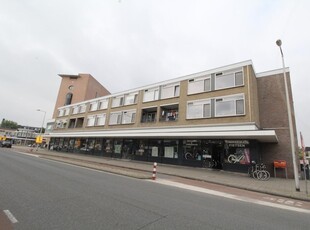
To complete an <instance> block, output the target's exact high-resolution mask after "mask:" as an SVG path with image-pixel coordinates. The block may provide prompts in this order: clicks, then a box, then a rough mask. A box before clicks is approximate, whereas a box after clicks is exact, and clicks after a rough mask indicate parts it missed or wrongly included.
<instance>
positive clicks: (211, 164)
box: [202, 158, 217, 168]
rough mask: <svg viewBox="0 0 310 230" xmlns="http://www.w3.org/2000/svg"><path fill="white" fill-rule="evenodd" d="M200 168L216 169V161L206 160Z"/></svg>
mask: <svg viewBox="0 0 310 230" xmlns="http://www.w3.org/2000/svg"><path fill="white" fill-rule="evenodd" d="M202 167H204V168H216V167H217V161H216V160H214V159H212V158H206V159H204V160H203V162H202Z"/></svg>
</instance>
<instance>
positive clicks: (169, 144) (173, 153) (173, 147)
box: [164, 140, 178, 158]
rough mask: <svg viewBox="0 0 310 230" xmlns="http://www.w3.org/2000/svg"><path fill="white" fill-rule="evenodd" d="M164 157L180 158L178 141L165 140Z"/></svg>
mask: <svg viewBox="0 0 310 230" xmlns="http://www.w3.org/2000/svg"><path fill="white" fill-rule="evenodd" d="M164 157H165V158H178V141H175V140H164Z"/></svg>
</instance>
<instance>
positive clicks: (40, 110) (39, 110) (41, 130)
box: [37, 109, 46, 150]
mask: <svg viewBox="0 0 310 230" xmlns="http://www.w3.org/2000/svg"><path fill="white" fill-rule="evenodd" d="M37 111H38V112H42V113H44V116H43V121H42V125H41V129H40V134H39V135H40V137H41V136H42V132H43V126H44V121H45V115H46V111H44V110H42V109H37ZM38 148H39V145H38V146H37V150H38Z"/></svg>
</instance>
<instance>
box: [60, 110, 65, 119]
mask: <svg viewBox="0 0 310 230" xmlns="http://www.w3.org/2000/svg"><path fill="white" fill-rule="evenodd" d="M64 113H65V110H64V109H60V110H58V117H62V116H63V115H64Z"/></svg>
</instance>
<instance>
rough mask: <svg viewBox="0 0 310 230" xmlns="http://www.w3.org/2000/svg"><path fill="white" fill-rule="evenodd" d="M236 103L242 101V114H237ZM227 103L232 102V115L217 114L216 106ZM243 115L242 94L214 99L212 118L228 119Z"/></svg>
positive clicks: (243, 96) (243, 99) (243, 97)
mask: <svg viewBox="0 0 310 230" xmlns="http://www.w3.org/2000/svg"><path fill="white" fill-rule="evenodd" d="M237 101H239V102H240V101H243V110H242V111H243V113H237ZM227 102H232V103H233V104H232V106H231V108H233V109H234V111H232V113H227V114H218V113H219V111H218V109H219V108H218V105H219V103H220V104H224V103H227ZM243 115H245V95H244V94H234V95H229V96H224V97H217V98H214V116H215V117H230V116H243Z"/></svg>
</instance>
